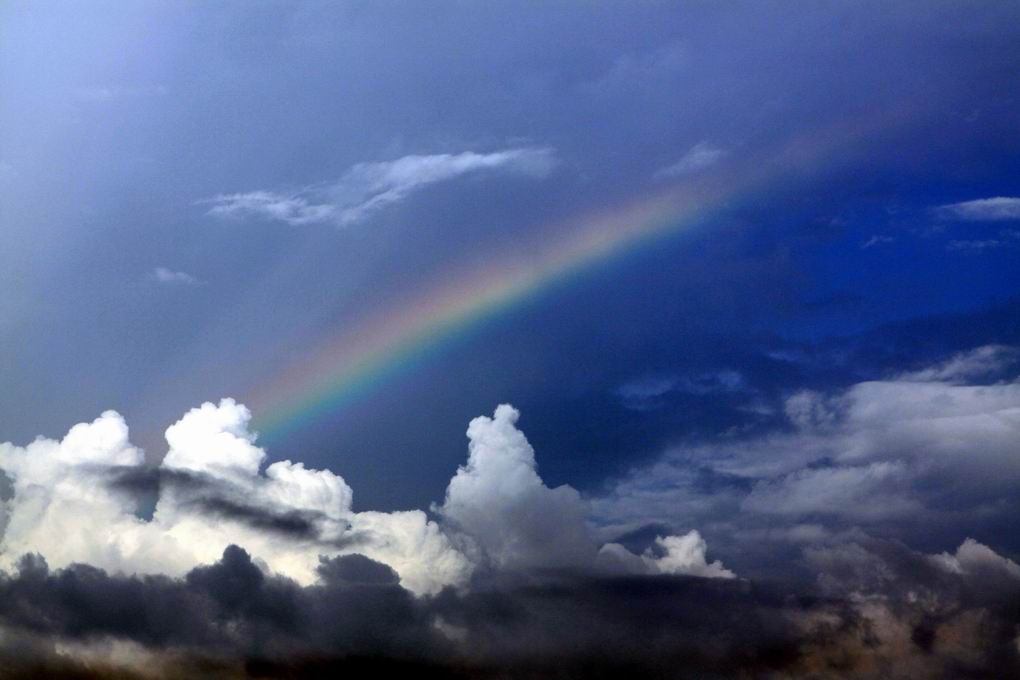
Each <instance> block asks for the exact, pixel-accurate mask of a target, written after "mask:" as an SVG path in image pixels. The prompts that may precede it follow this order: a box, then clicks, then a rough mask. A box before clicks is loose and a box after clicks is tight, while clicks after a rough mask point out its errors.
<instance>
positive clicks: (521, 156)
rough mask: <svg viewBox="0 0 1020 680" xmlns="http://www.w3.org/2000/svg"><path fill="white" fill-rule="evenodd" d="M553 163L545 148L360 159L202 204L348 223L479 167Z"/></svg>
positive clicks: (527, 168)
mask: <svg viewBox="0 0 1020 680" xmlns="http://www.w3.org/2000/svg"><path fill="white" fill-rule="evenodd" d="M555 164H556V160H555V156H554V154H553V152H552V150H551V149H547V148H530V147H526V148H516V149H506V150H503V151H495V152H492V153H476V152H474V151H465V152H463V153H458V154H445V153H444V154H433V155H428V156H419V155H410V156H404V157H402V158H398V159H396V160H393V161H382V162H376V163H359V164H357V165H355V166H353V167H352V168H351V169H350V170H348V171H347V172H346V173H345V174H344V176H343V177H341V178H340V179H339V180H337V181H336V182H332V183H323V184H315V185H311V186H307V187H303V188H301V189H298V190H296V191H290V192H281V191H267V190H259V191H251V192H247V193H239V194H221V195H219V196H215V197H213V198H211V199H208V200H206V201H203V203H206V204H211V206H212V207H211V208H210V209H209V214H210V215H213V216H215V217H221V218H241V219H243V218H248V217H256V218H261V219H266V220H271V221H278V222H284V223H286V224H290V225H304V224H322V223H333V224H337V225H340V226H346V225H350V224H354V223H356V222H360V221H362V220H365V219H367V218H368V217H370V216H371V215H373V214H374V213H376V212H378V211H380V210H382V209H383V208H385V207H387V206H389V205H392V204H395V203H399V202H401V201H403V200H406V199H407V198H408V197H409V196H411V195H412V194H414V193H416V192H418V191H421V190H422V189H424V188H426V187H428V186H429V185H432V184H437V183H440V182H447V181H450V180H453V179H456V178H458V177H463V176H466V175H471V174H478V173H482V172H494V171H498V172H503V173H508V174H511V175H519V176H525V177H545V176H546V175H548V174H549V173H550V172H551V171H552V169H553V167H554V166H555Z"/></svg>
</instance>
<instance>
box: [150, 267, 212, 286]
mask: <svg viewBox="0 0 1020 680" xmlns="http://www.w3.org/2000/svg"><path fill="white" fill-rule="evenodd" d="M149 278H150V279H152V280H153V281H156V282H157V283H162V284H164V285H167V286H197V285H199V284H200V283H201V281H199V280H198V279H197V278H196V277H194V276H192V275H191V274H189V273H187V272H177V271H174V270H172V269H167V268H166V267H156V268H155V269H153V270H152V272H151V273H150V274H149Z"/></svg>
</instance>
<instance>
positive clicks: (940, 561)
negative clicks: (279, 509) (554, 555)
mask: <svg viewBox="0 0 1020 680" xmlns="http://www.w3.org/2000/svg"><path fill="white" fill-rule="evenodd" d="M805 559H806V561H807V562H808V563H810V564H812V565H813V566H814V568H815V569H816V570H817V572H818V574H819V575H820V578H819V580H818V581H817V584H818V585H817V587H815V588H812V589H805V590H790V589H786V588H777V587H774V586H764V585H756V584H752V583H747V582H743V581H737V580H734V579H704V578H692V577H689V576H673V575H669V574H659V575H645V576H599V577H584V578H578V577H570V576H567V577H563V578H560V579H558V580H556V581H550V582H545V583H538V584H534V583H529V584H525V585H521V584H518V583H501V584H489V585H486V586H484V587H478V588H472V589H459V590H455V589H450V590H446V591H444V592H442V593H441V594H439V595H438V596H436V597H432V598H415V597H414V596H412V595H411V594H410V593H409V592H407V591H406V590H404V589H403V588H401V587H400V585H399V584H398V583H397V582H396V577H395V575H394V574H393V573H392V572H391V571H390V570H388V569H387V567H385V565H382V564H380V563H378V562H374V561H372V560H369V559H367V558H365V557H363V556H359V555H347V556H341V557H337V558H332V559H324V560H322V562H321V563H320V565H319V574H320V577H321V578H320V579H319V580H318V581H317V582H316V583H314V584H309V585H300V584H297V583H295V582H293V581H291V580H289V579H286V578H283V577H280V576H275V575H272V574H266V573H265V572H264V570H263V569H262V568H260V566H259V564H258V562H257V560H255V559H254V558H253V557H252V556H251V555H250V554H249V553H248V552H247V551H245V550H244V549H242V548H240V547H238V546H233V545H232V546H228V547H227V548H226V549H225V550H224V551H223V553H222V554H221V555H220V556H219V558H218V559H217V560H216V561H215V562H214V563H212V564H209V565H204V566H198V567H195V568H194V569H191V570H190V571H188V573H187V574H185V575H184V576H182V577H181V578H168V577H165V576H133V575H125V574H112V573H108V572H106V571H105V570H102V569H97V568H95V567H91V566H88V565H84V564H74V565H69V566H67V567H65V568H63V569H52V568H51V567H50V566H49V565H48V564H47V562H46V560H44V559H43V558H41V557H39V556H38V555H27V556H25V557H23V558H22V559H21V560H19V561H18V563H17V565H16V567H15V568H14V569H13V570H12V571H11V572H9V573H6V574H0V620H2V621H3V622H4V636H3V637H2V638H0V661H2V662H3V663H4V668H5V671H7V672H9V673H15V674H16V675H17V673H18V672H19V671H22V670H23V669H25V672H24V673H22V674H23V675H27V674H28V673H29V672H31V671H30V670H29V669H32V668H35V669H39V668H43V669H46V672H44V673H43V674H44V675H46V676H47V677H63V676H64V675H65V674H66V675H67V676H70V677H98V676H99V675H98V672H99V671H102V672H105V673H106V674H107V675H117V676H124V675H128V676H129V677H132V676H133V677H168V676H169V677H177V676H181V675H185V676H195V675H216V676H220V675H223V676H229V677H308V676H319V675H326V674H330V675H338V674H344V673H346V674H348V675H363V674H365V673H366V672H369V671H372V672H380V671H394V670H399V671H400V672H401V674H411V673H415V674H417V675H423V676H425V677H479V678H495V677H502V678H506V677H509V678H516V677H535V676H536V675H540V676H543V677H547V676H563V677H588V676H590V675H591V674H592V672H593V669H596V670H597V671H598V672H599V673H600V674H601V675H609V676H613V677H616V676H621V675H624V674H625V675H626V676H627V677H636V678H653V677H669V676H672V675H673V673H674V672H675V670H676V669H677V668H683V669H684V672H685V673H686V674H691V675H697V676H699V677H700V676H702V675H704V676H707V677H736V676H744V675H748V674H752V675H754V677H763V678H779V677H813V678H839V677H846V676H847V675H852V676H853V677H858V678H862V679H870V678H876V679H877V678H885V677H889V676H888V672H889V671H888V669H889V668H892V667H894V668H897V669H899V671H900V672H901V673H902V674H903V677H943V676H944V673H943V671H944V670H945V669H947V668H950V669H953V670H954V673H953V676H954V677H990V676H992V675H994V674H996V673H997V674H999V675H1013V674H1015V672H1016V670H1017V669H1018V667H1020V663H1018V659H1017V655H1016V636H1017V634H1016V626H1017V624H1018V622H1020V616H1018V613H1017V611H1016V607H1015V602H1016V598H1017V596H1018V595H1020V575H1018V574H1017V570H1018V567H1017V565H1016V564H1015V563H1013V562H1012V561H1011V560H1009V559H1008V558H1005V557H1003V556H1001V555H998V554H997V553H995V552H994V551H992V550H991V549H989V548H988V547H987V546H984V545H982V544H980V543H978V542H976V541H973V540H967V541H964V543H963V544H962V545H960V547H959V548H958V549H957V550H956V551H955V553H953V554H948V553H946V554H941V555H930V554H924V553H920V552H915V551H913V550H910V549H909V548H907V547H906V546H903V545H902V544H898V543H896V542H893V541H884V540H878V539H873V538H868V537H858V539H856V540H854V541H848V542H845V543H842V544H840V545H837V546H829V547H825V548H818V549H811V550H808V551H806V553H805ZM89 671H91V673H92V674H94V675H90V674H89ZM36 672H37V673H38V672H39V671H36Z"/></svg>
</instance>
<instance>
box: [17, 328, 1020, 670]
mask: <svg viewBox="0 0 1020 680" xmlns="http://www.w3.org/2000/svg"><path fill="white" fill-rule="evenodd" d="M1018 359H1020V356H1018V352H1017V350H1016V349H1015V348H1011V347H1005V346H986V347H980V348H977V349H975V350H973V351H970V352H966V353H963V354H959V355H957V356H954V357H950V358H948V359H947V360H945V361H943V362H941V363H938V364H935V365H931V366H921V367H917V368H916V369H914V370H910V371H907V372H902V373H899V374H896V375H892V376H888V377H886V378H883V379H881V380H874V381H866V382H861V383H858V384H856V385H853V386H851V387H849V388H847V389H845V390H842V391H836V392H832V393H818V392H810V391H801V392H798V393H795V394H791V395H789V396H788V397H787V399H786V401H785V412H786V417H787V419H788V421H789V429H788V430H787V431H784V432H776V433H772V434H769V435H754V436H749V437H747V438H745V439H744V440H742V441H733V442H728V443H725V442H724V443H721V444H720V443H717V444H714V445H712V446H709V445H703V446H698V447H685V448H682V449H676V450H672V451H670V452H669V453H668V454H667V455H666V456H665V457H664V458H663V459H662V460H660V461H658V462H656V463H655V464H654V465H651V466H648V467H644V468H639V469H635V470H634V471H632V472H631V473H630V474H629V475H628V476H627V477H626V478H624V479H621V480H619V481H618V482H617V483H616V484H615V485H613V486H611V487H610V488H609V489H608V490H606V491H605V492H604V493H599V494H596V495H590V496H585V495H582V494H580V493H579V492H578V491H576V490H575V489H573V488H571V487H569V486H560V487H556V488H551V487H549V486H547V485H546V484H545V483H544V482H543V480H542V478H541V477H540V476H539V474H538V467H537V462H536V457H535V451H534V450H533V448H532V447H531V445H530V443H529V442H528V440H527V438H526V437H525V435H524V434H523V433H522V432H521V430H520V429H519V428H518V427H517V423H518V419H519V413H518V412H517V411H516V410H515V409H514V408H512V407H510V406H508V405H502V406H500V407H498V408H497V409H496V410H495V412H494V414H493V415H492V416H491V417H485V416H483V417H479V418H476V419H474V420H472V421H471V423H470V424H469V426H468V430H467V437H468V457H467V460H466V462H465V463H464V464H463V465H462V466H461V467H460V468H459V469H458V470H457V471H456V472H455V474H454V475H453V477H452V478H451V480H450V482H449V485H448V487H447V489H446V493H445V496H444V498H443V500H442V502H441V503H437V504H435V505H433V506H432V507H431V508H430V510H429V511H428V512H426V511H422V510H411V511H403V512H389V513H384V512H375V511H361V512H356V511H354V510H353V492H352V490H351V488H350V487H349V486H348V485H347V483H346V482H345V481H344V480H343V478H342V477H340V476H339V475H337V474H335V473H334V472H331V471H329V470H312V469H307V468H305V467H304V465H302V464H301V463H296V462H292V461H289V460H283V461H278V462H274V463H272V464H270V465H265V463H266V457H267V456H266V452H265V451H264V450H263V449H262V448H260V447H259V446H258V444H257V439H256V435H255V434H254V433H253V432H252V431H251V430H250V427H249V420H250V413H249V412H248V410H247V409H246V408H245V407H244V406H243V405H241V404H238V403H236V402H235V401H233V400H230V399H224V400H222V401H220V402H219V403H218V404H213V403H206V404H203V405H202V406H200V407H198V408H195V409H192V410H191V411H189V412H188V413H186V414H185V415H184V416H183V417H182V418H181V419H180V420H179V421H178V422H176V423H175V424H173V425H172V426H171V427H170V428H168V429H167V432H166V440H167V445H168V450H167V453H166V456H165V457H164V459H163V461H162V462H161V463H160V465H158V466H156V467H150V466H146V465H145V464H144V457H143V453H142V451H141V450H139V449H138V448H137V447H135V446H134V445H133V444H131V442H130V439H129V436H128V429H127V425H126V424H125V422H124V420H123V419H122V418H121V417H120V416H119V415H118V414H117V413H115V412H113V411H108V412H106V413H103V414H102V415H101V416H100V417H99V418H97V419H96V420H94V421H93V422H90V423H81V424H78V425H75V426H74V427H72V428H71V430H70V431H69V432H68V433H67V435H66V436H65V437H63V438H62V439H61V440H59V441H58V440H53V439H46V438H38V439H36V440H35V441H33V442H31V443H29V444H27V445H26V446H16V445H14V444H9V443H8V444H3V445H0V470H2V471H3V473H4V480H5V484H4V485H2V487H0V494H2V497H3V499H4V503H3V505H2V508H3V514H2V515H0V527H2V535H3V538H2V542H0V566H2V569H0V631H2V632H3V636H0V662H3V663H4V664H5V665H4V667H5V668H9V669H12V670H11V674H12V675H13V676H15V677H17V676H32V675H33V674H34V675H39V674H42V675H48V676H60V675H67V676H76V677H109V676H124V677H180V676H182V675H183V676H187V675H192V676H193V675H203V674H214V675H219V676H222V677H295V676H306V675H310V674H311V675H314V674H316V673H320V674H323V673H340V672H348V673H367V672H397V673H410V672H418V673H426V674H427V675H430V676H431V677H534V676H535V675H536V674H537V675H540V676H547V675H549V674H560V675H565V676H569V677H589V676H595V677H607V676H608V677H612V676H618V675H620V674H627V675H628V676H630V677H649V678H650V677H676V676H677V675H678V670H677V669H681V670H680V671H679V676H680V677H686V676H687V675H690V676H692V677H705V676H708V677H733V676H736V675H747V676H750V677H762V678H781V677H782V678H789V677H812V678H830V677H831V678H836V677H846V676H847V675H848V674H850V675H852V676H853V677H860V678H887V677H894V678H900V677H902V678H908V677H933V678H950V677H952V678H960V677H989V676H990V675H992V674H995V673H998V674H1002V673H1005V674H1007V675H1008V674H1010V673H1014V672H1016V671H1020V608H1018V607H1017V605H1016V603H1017V602H1020V565H1018V564H1017V563H1016V562H1015V561H1014V560H1013V559H1011V558H1010V557H1009V555H1004V554H1002V553H1001V552H1000V551H997V550H996V549H995V548H994V547H993V546H992V545H989V542H988V541H986V540H980V539H977V538H975V537H973V536H972V535H970V533H969V532H970V530H971V529H980V528H981V527H982V526H988V524H989V522H991V523H992V525H994V524H995V522H996V521H999V520H1003V521H1005V524H1004V525H1008V523H1009V521H1011V518H1012V517H1013V516H1015V514H1014V510H1015V500H1016V499H1015V492H1014V490H1015V489H1016V488H1017V483H1018V482H1020V468H1018V466H1017V461H1018V460H1020V455H1018V454H1020V451H1018V449H1017V442H1018V441H1020V437H1018V436H1017V435H1018V434H1020V432H1018V430H1020V391H1018V390H1020V383H1018V382H1017V380H1016V378H1015V370H1016V364H1017V361H1018ZM146 499H149V501H146ZM950 499H951V500H950ZM918 517H921V518H923V520H918V519H917V518H918ZM997 518H998V519H997ZM917 521H923V522H924V523H925V524H927V525H928V526H927V527H926V531H925V532H923V533H922V534H918V533H914V534H912V533H911V527H912V523H914V522H917ZM932 524H938V526H939V528H938V529H933V527H932V526H931V525H932ZM694 526H697V527H698V528H697V529H695V528H693V527H694ZM672 527H682V528H683V531H674V530H673V529H672ZM939 532H941V533H939ZM918 535H927V536H928V537H929V538H931V537H934V538H935V539H936V540H942V542H943V544H944V545H945V546H946V548H945V549H935V550H918V549H914V548H912V547H909V541H908V540H904V539H906V538H909V537H911V536H918ZM642 536H643V538H642ZM940 536H943V537H944V540H943V539H940V538H939V537H940ZM706 537H707V539H708V540H706ZM709 543H711V545H712V551H711V554H710V552H709V547H708V546H709ZM949 546H953V547H952V548H950V547H949ZM731 558H732V559H731ZM769 558H771V559H779V564H780V565H781V566H780V570H781V574H782V576H781V577H779V576H777V573H776V572H772V573H771V576H770V572H769V571H768V568H767V562H768V559H769ZM724 562H725V563H726V564H724ZM755 562H758V564H757V565H755V564H754V563H755ZM738 573H739V574H740V576H742V577H743V578H738V577H737V574H738ZM749 577H750V578H749ZM600 674H601V675H600Z"/></svg>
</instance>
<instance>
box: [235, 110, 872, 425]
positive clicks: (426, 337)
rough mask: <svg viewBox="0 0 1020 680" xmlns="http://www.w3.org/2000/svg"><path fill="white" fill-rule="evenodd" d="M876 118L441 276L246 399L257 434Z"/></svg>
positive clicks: (742, 191)
mask: <svg viewBox="0 0 1020 680" xmlns="http://www.w3.org/2000/svg"><path fill="white" fill-rule="evenodd" d="M877 121H878V119H874V120H872V121H870V123H871V124H863V125H862V121H861V120H859V119H858V120H856V121H843V122H842V124H840V125H838V126H834V127H829V128H823V129H821V130H818V131H816V132H815V133H814V134H812V135H810V136H807V137H805V136H801V137H798V138H796V139H794V140H793V141H792V142H791V143H788V144H786V145H785V146H783V147H782V148H780V149H779V150H778V151H777V152H776V153H773V154H771V155H768V156H759V157H757V158H749V159H745V161H744V162H743V163H742V164H741V167H740V168H733V167H729V168H726V167H723V168H721V170H720V171H718V172H716V173H713V174H711V175H710V176H708V177H704V178H700V179H698V180H696V181H695V180H689V181H688V183H687V184H685V185H682V186H680V187H674V188H671V189H668V190H665V191H661V192H659V193H657V194H654V195H652V196H651V197H644V198H642V199H640V200H638V201H634V202H632V203H630V204H628V205H626V206H624V207H622V208H617V209H615V210H610V211H606V212H602V213H598V214H594V215H588V216H585V217H583V218H580V219H574V220H569V221H566V222H564V223H562V224H559V225H553V226H551V227H550V228H548V229H544V230H542V231H543V234H544V235H545V236H544V240H543V242H542V244H541V249H540V250H539V252H540V254H539V255H538V256H534V257H530V258H527V259H512V260H510V261H508V262H506V263H505V265H504V266H503V267H502V268H501V269H498V270H496V271H493V269H491V268H489V269H486V270H485V271H477V270H475V271H461V272H457V273H454V274H450V275H448V276H446V277H445V279H444V282H443V283H441V284H440V285H437V286H435V287H433V288H431V289H429V290H426V291H424V292H422V293H420V294H419V295H417V296H415V297H414V298H412V299H410V300H407V301H405V302H404V303H403V304H401V305H399V306H397V307H391V308H386V309H384V310H381V311H379V312H377V313H376V314H374V315H373V316H372V317H370V318H368V319H365V320H363V321H361V322H359V323H358V324H357V325H356V327H353V328H351V329H349V330H346V331H341V332H340V333H339V335H338V336H337V337H334V338H332V339H330V340H328V341H326V342H325V343H323V344H321V345H320V346H319V347H318V348H316V349H315V350H313V351H311V352H309V353H307V354H305V355H304V356H303V357H302V359H301V360H300V361H299V362H296V363H295V364H294V365H292V366H290V367H289V368H288V369H287V370H285V371H284V372H283V373H281V374H280V375H278V376H276V378H275V379H274V380H271V381H270V382H269V383H268V384H267V385H266V386H265V387H264V388H263V389H262V390H260V391H259V392H257V393H255V394H250V395H246V396H245V401H246V402H247V403H248V404H250V405H251V406H252V407H253V410H254V413H255V414H256V425H257V427H258V429H259V431H260V435H261V436H263V437H266V438H268V439H270V440H273V439H276V438H278V437H280V436H281V435H283V434H286V433H288V432H292V431H294V430H297V429H299V428H301V427H303V426H305V425H307V424H310V423H312V422H314V421H316V420H317V419H319V418H321V417H322V416H324V415H326V414H329V413H333V412H336V411H337V410H339V409H342V408H343V407H344V406H345V405H347V404H350V403H351V402H352V401H354V400H356V399H358V398H359V397H362V396H364V395H365V394H367V393H368V392H369V391H371V390H373V389H375V388H377V387H378V386H380V385H382V384H385V383H386V382H388V381H389V380H391V379H393V378H394V377H396V376H398V375H400V374H403V373H405V372H407V371H409V370H410V369H411V368H413V367H414V366H417V365H420V364H421V363H422V362H424V361H425V360H426V359H427V358H428V357H430V356H433V355H434V354H436V353H438V352H440V351H441V350H442V349H443V348H444V347H446V346H448V345H449V344H450V343H451V342H453V341H455V340H456V339H457V338H459V337H463V335H464V334H466V333H467V332H469V331H471V330H473V329H475V328H477V327H479V326H480V325H482V324H484V323H485V321H486V320H489V319H492V318H495V317H498V316H500V315H502V314H504V313H505V312H507V311H509V310H511V309H512V308H514V307H515V306H518V305H520V304H522V303H525V302H527V301H529V300H531V299H533V298H534V297H535V296H536V295H538V294H539V293H541V292H542V291H544V290H546V289H549V288H551V287H553V286H555V285H556V284H558V283H560V282H562V281H564V280H565V279H568V278H569V277H572V276H575V275H577V274H580V273H583V272H585V271H588V270H590V269H592V268H594V267H596V266H598V265H599V264H601V263H604V262H606V261H608V260H610V259H611V258H612V257H614V256H616V255H618V254H622V253H627V252H632V251H633V250H635V249H637V248H640V247H641V246H643V245H645V244H647V243H649V242H651V241H654V240H657V239H659V238H664V237H667V236H669V235H672V234H675V233H677V232H678V231H681V230H683V229H685V228H688V227H690V226H691V225H693V224H694V223H695V222H696V221H697V220H698V219H702V218H704V217H705V216H706V215H707V214H708V213H710V212H711V211H713V210H716V209H719V208H721V207H722V206H724V205H725V203H726V202H727V201H728V200H729V199H732V198H734V197H736V196H738V195H739V196H743V197H746V196H747V195H748V192H750V191H753V190H755V189H761V188H764V187H765V186H767V185H769V184H772V183H775V182H776V181H782V180H783V178H784V177H785V176H786V175H787V174H788V173H790V172H793V173H797V174H801V175H803V174H804V173H805V172H810V171H812V170H813V169H814V167H815V166H816V165H817V163H818V162H819V161H821V160H824V159H825V158H826V156H827V152H829V151H831V150H832V148H833V147H834V146H836V145H843V144H846V143H847V142H848V141H850V140H851V139H853V138H855V137H859V136H860V135H861V134H862V133H864V132H867V131H870V130H871V129H873V128H874V125H873V123H875V122H877ZM731 165H732V164H731ZM536 250H538V249H536Z"/></svg>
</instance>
